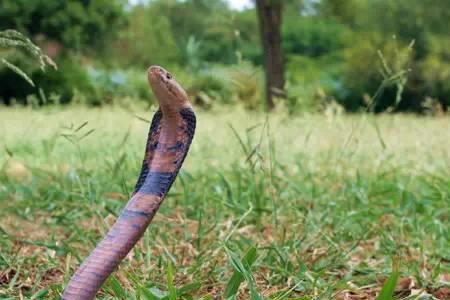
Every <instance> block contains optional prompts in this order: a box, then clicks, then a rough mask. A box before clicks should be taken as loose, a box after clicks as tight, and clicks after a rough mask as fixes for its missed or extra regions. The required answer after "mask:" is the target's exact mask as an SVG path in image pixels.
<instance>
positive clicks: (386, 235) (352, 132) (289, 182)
mask: <svg viewBox="0 0 450 300" xmlns="http://www.w3.org/2000/svg"><path fill="white" fill-rule="evenodd" d="M149 118H151V113H150V112H149V110H144V109H135V110H124V109H120V108H114V107H106V108H102V109H87V108H83V107H66V108H64V109H61V108H46V109H43V110H31V109H26V108H19V109H14V108H8V109H7V108H1V111H0V133H1V136H0V153H1V154H0V299H47V298H49V299H55V298H58V297H59V295H60V293H61V292H62V290H63V287H64V284H65V283H66V282H67V280H68V279H69V278H70V276H71V274H72V273H73V271H74V269H75V268H76V267H77V266H78V264H79V263H80V261H81V260H82V259H83V258H84V257H85V256H86V255H87V254H88V253H89V251H90V250H91V249H92V248H93V247H94V245H95V244H96V242H97V241H98V240H99V239H100V238H101V236H102V235H103V234H104V233H105V232H106V230H107V229H108V228H109V226H110V225H111V224H112V222H113V221H114V219H115V217H116V216H117V215H118V213H119V211H120V210H121V208H122V207H123V206H124V205H125V203H126V201H127V200H128V196H129V194H130V192H131V190H132V188H133V186H134V183H135V180H136V177H137V174H138V172H139V166H140V162H141V159H142V155H143V149H144V143H145V138H146V134H147V130H148V124H147V123H146V122H144V121H143V120H142V119H149ZM449 203H450V120H449V118H448V117H443V118H426V117H417V116H412V115H383V116H378V117H373V116H361V115H351V116H332V115H330V116H322V115H306V116H302V117H295V118H294V117H289V116H287V115H285V114H283V113H277V114H274V115H271V116H270V118H266V117H265V116H264V115H263V114H258V113H246V112H244V111H241V110H238V109H236V110H231V111H228V110H223V109H222V110H214V111H210V112H198V130H197V133H196V136H195V140H194V143H193V145H192V148H191V151H190V154H189V156H188V158H187V160H186V162H185V165H184V167H183V170H182V172H181V173H180V175H179V177H178V179H177V181H176V184H175V185H174V186H173V188H172V189H171V192H170V194H169V196H168V197H167V199H166V201H165V203H164V205H162V207H161V209H160V212H159V213H158V215H157V217H156V218H155V219H154V221H153V223H152V225H151V226H150V228H149V230H147V232H146V234H145V236H144V238H143V239H142V240H141V241H140V242H139V244H138V245H137V247H135V248H134V249H133V251H132V253H131V254H130V255H129V256H128V257H127V259H126V260H125V261H124V262H123V263H122V264H121V267H120V269H119V270H118V271H117V272H116V273H114V276H112V277H111V278H110V279H109V280H108V282H107V283H106V284H105V285H104V288H103V290H102V293H101V294H100V295H99V297H98V298H99V299H170V300H174V299H225V298H230V299H233V298H234V297H236V298H237V299H263V298H264V299H277V300H281V299H375V298H376V297H377V296H378V295H379V294H380V292H381V295H380V296H379V297H380V298H379V299H391V298H392V297H391V294H393V295H394V297H395V299H433V298H432V297H434V298H435V299H449V298H448V297H450V283H449V281H450V275H449V274H450V241H449V236H450V228H449V215H450V208H449ZM397 278H398V280H397ZM385 282H386V284H385V285H384V287H383V284H384V283H385ZM382 287H383V291H381V288H382ZM394 287H395V288H394Z"/></svg>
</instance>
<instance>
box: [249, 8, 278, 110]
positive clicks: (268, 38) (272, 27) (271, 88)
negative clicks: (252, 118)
mask: <svg viewBox="0 0 450 300" xmlns="http://www.w3.org/2000/svg"><path fill="white" fill-rule="evenodd" d="M256 11H257V14H258V21H259V28H260V36H261V42H262V46H263V51H264V70H265V74H266V84H265V85H266V105H267V109H268V110H271V109H273V107H274V101H273V98H274V97H277V96H278V97H280V96H281V97H282V96H284V65H283V51H282V48H281V24H282V13H283V4H282V0H256Z"/></svg>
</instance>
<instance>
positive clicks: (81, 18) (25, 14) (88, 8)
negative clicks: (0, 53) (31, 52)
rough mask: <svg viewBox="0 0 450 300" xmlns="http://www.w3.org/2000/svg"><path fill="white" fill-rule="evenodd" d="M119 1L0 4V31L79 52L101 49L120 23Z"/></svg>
mask: <svg viewBox="0 0 450 300" xmlns="http://www.w3.org/2000/svg"><path fill="white" fill-rule="evenodd" d="M123 6H124V2H123V1H122V0H113V1H110V0H86V1H85V0H68V1H59V0H35V1H31V2H30V1H28V0H2V1H1V2H0V28H14V29H17V30H20V31H21V32H24V33H26V34H27V35H28V36H31V37H32V38H33V39H34V38H37V37H38V36H44V38H45V39H49V40H54V41H57V42H59V43H61V44H62V45H63V46H64V48H66V49H75V50H79V51H81V50H82V49H83V50H84V48H86V47H88V48H92V47H98V46H103V45H104V43H105V42H106V41H107V40H108V38H110V37H111V36H113V35H114V33H115V32H116V29H117V28H118V27H119V26H120V25H121V23H123V21H124V11H123Z"/></svg>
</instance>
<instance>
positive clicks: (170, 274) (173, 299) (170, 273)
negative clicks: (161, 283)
mask: <svg viewBox="0 0 450 300" xmlns="http://www.w3.org/2000/svg"><path fill="white" fill-rule="evenodd" d="M173 281H174V270H173V265H172V263H171V262H169V264H168V265H167V287H168V289H169V300H177V289H176V288H175V285H174V284H173Z"/></svg>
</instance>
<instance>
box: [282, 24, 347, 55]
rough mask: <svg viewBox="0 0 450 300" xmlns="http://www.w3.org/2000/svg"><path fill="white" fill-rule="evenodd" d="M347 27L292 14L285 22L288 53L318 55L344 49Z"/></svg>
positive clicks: (284, 40)
mask: <svg viewBox="0 0 450 300" xmlns="http://www.w3.org/2000/svg"><path fill="white" fill-rule="evenodd" d="M348 37H349V32H348V29H347V27H345V26H344V25H341V24H339V23H335V22H331V21H326V20H323V19H319V18H316V17H300V16H297V15H296V16H290V17H287V18H286V19H285V22H284V24H283V49H284V52H285V53H286V55H290V54H297V55H304V56H310V57H318V56H322V55H325V54H330V53H333V52H337V51H339V50H341V49H343V48H344V47H345V46H346V43H347V42H348Z"/></svg>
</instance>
